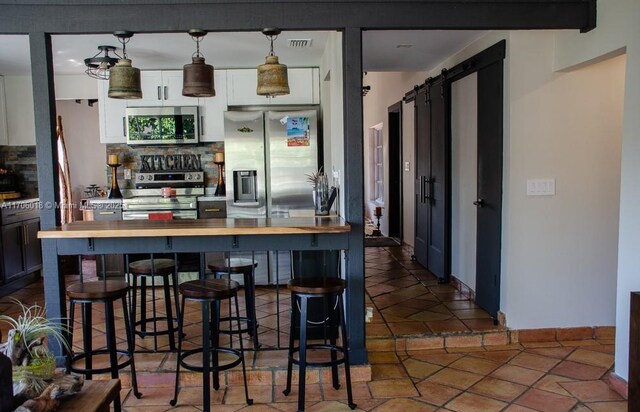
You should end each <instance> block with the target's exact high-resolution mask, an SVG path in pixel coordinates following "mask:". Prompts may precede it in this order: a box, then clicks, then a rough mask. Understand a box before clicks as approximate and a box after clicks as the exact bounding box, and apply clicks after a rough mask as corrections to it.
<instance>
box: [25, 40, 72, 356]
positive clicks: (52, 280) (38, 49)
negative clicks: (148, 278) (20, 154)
mask: <svg viewBox="0 0 640 412" xmlns="http://www.w3.org/2000/svg"><path fill="white" fill-rule="evenodd" d="M29 46H30V50H31V73H32V77H31V78H32V83H33V107H34V117H35V129H36V156H37V160H38V196H39V198H40V205H41V209H40V227H41V228H42V229H50V228H53V227H56V226H59V225H60V211H59V209H58V207H57V206H56V205H57V204H58V201H59V198H58V197H59V194H58V193H59V191H58V187H59V184H58V148H57V144H56V97H55V88H54V84H53V54H52V51H51V50H52V49H51V36H50V35H49V34H46V33H41V32H40V33H30V34H29ZM42 275H43V278H44V296H45V307H46V309H47V317H49V318H50V319H51V318H53V319H61V318H64V317H66V315H67V305H66V300H65V295H64V276H59V267H58V253H57V250H56V244H55V241H53V240H48V239H43V240H42ZM49 348H50V349H52V351H53V353H54V354H55V355H56V357H57V358H58V361H59V363H60V362H62V360H63V352H62V348H61V347H60V346H59V345H58V344H57V342H55V340H53V339H51V341H50V343H49Z"/></svg>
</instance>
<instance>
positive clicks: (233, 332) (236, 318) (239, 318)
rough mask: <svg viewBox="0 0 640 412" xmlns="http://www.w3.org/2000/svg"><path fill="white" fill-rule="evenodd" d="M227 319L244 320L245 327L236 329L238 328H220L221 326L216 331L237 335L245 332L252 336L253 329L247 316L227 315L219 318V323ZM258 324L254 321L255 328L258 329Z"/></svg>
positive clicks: (227, 320)
mask: <svg viewBox="0 0 640 412" xmlns="http://www.w3.org/2000/svg"><path fill="white" fill-rule="evenodd" d="M229 321H231V322H237V321H240V322H244V323H246V324H247V327H245V328H242V329H240V330H238V329H222V328H220V327H218V332H220V333H224V334H225V335H238V334H241V333H247V334H248V335H249V336H252V334H253V329H252V328H251V319H249V318H248V317H246V316H240V317H237V316H231V317H228V316H227V317H225V318H220V324H221V325H222V323H223V322H229ZM259 326H260V324H259V323H257V322H256V330H257V329H258V327H259Z"/></svg>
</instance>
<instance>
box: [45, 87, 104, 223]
mask: <svg viewBox="0 0 640 412" xmlns="http://www.w3.org/2000/svg"><path fill="white" fill-rule="evenodd" d="M56 111H57V112H58V116H62V127H63V129H64V139H65V143H66V147H67V156H68V158H69V171H70V172H71V187H72V190H73V202H74V203H76V204H78V203H79V202H80V199H81V198H82V193H83V191H84V188H85V187H86V186H89V185H90V184H97V185H98V186H105V185H106V184H107V175H106V166H105V158H106V145H104V144H101V143H100V128H99V123H98V105H94V106H93V107H89V105H87V102H86V100H84V101H82V104H78V103H76V102H75V101H73V100H58V101H57V102H56ZM79 213H80V211H79V210H78V209H76V215H77V214H79Z"/></svg>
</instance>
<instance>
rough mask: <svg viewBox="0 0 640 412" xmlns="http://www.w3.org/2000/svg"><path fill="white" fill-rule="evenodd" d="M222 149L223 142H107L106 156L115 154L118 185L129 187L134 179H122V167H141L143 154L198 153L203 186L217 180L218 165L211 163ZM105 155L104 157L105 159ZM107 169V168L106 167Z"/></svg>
mask: <svg viewBox="0 0 640 412" xmlns="http://www.w3.org/2000/svg"><path fill="white" fill-rule="evenodd" d="M223 151H224V143H223V142H213V143H201V144H199V145H197V146H191V145H184V146H129V145H126V144H108V145H107V153H106V156H108V155H110V154H117V155H118V157H119V159H120V163H121V164H122V166H121V167H119V168H118V186H120V188H122V189H131V188H133V186H134V180H133V179H131V180H124V169H125V168H128V169H131V171H132V172H133V173H136V172H138V171H139V170H140V169H141V166H142V161H141V158H140V156H143V155H163V156H166V155H178V154H179V155H199V156H200V160H201V162H202V170H203V171H204V173H205V186H215V184H216V183H217V181H218V167H217V166H216V165H215V164H214V163H213V158H214V156H215V154H216V153H218V152H223ZM106 156H105V159H106ZM107 169H108V168H107ZM107 180H108V185H109V186H111V174H110V171H109V170H107Z"/></svg>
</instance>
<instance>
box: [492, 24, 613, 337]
mask: <svg viewBox="0 0 640 412" xmlns="http://www.w3.org/2000/svg"><path fill="white" fill-rule="evenodd" d="M554 45H555V34H554V33H553V32H513V33H511V35H510V39H509V50H510V65H509V67H508V70H507V75H508V76H509V78H510V96H509V99H510V101H511V104H510V130H509V144H508V147H507V148H506V150H505V153H507V156H506V159H505V180H504V198H505V204H506V207H505V209H504V222H505V223H506V224H505V227H504V228H503V267H502V276H503V277H502V310H503V311H504V312H505V313H506V315H507V322H508V325H509V326H511V327H514V328H518V329H524V328H544V327H568V326H594V325H613V324H614V323H615V322H614V320H615V286H614V285H615V282H616V269H617V238H618V205H619V187H620V154H621V136H622V129H621V126H622V101H623V92H624V89H623V88H624V75H623V73H624V66H625V64H624V59H623V58H620V59H616V60H613V61H607V62H603V63H601V64H599V65H594V66H590V67H586V68H584V69H582V70H578V71H575V72H572V73H558V72H554V71H553V63H554ZM535 178H555V179H556V195H555V196H538V197H532V196H527V195H526V181H527V179H535Z"/></svg>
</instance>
